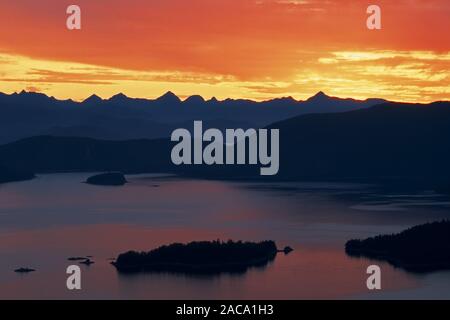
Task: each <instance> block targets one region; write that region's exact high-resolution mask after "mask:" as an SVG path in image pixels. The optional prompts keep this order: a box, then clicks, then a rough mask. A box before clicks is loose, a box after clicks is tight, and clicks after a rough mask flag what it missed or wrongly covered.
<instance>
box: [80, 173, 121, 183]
mask: <svg viewBox="0 0 450 320" xmlns="http://www.w3.org/2000/svg"><path fill="white" fill-rule="evenodd" d="M86 183H88V184H94V185H99V186H123V185H124V184H125V183H127V180H126V179H125V176H124V175H123V174H122V173H120V172H108V173H101V174H97V175H95V176H92V177H89V178H88V179H87V180H86Z"/></svg>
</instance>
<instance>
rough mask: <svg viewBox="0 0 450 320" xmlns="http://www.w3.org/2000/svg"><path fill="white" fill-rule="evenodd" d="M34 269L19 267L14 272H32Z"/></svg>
mask: <svg viewBox="0 0 450 320" xmlns="http://www.w3.org/2000/svg"><path fill="white" fill-rule="evenodd" d="M34 271H36V270H34V269H31V268H19V269H16V270H14V272H16V273H29V272H34Z"/></svg>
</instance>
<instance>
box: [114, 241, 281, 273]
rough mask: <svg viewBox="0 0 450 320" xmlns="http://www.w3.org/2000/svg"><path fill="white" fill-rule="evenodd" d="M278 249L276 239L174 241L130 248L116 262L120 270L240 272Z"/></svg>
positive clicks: (263, 262)
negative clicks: (147, 248)
mask: <svg viewBox="0 0 450 320" xmlns="http://www.w3.org/2000/svg"><path fill="white" fill-rule="evenodd" d="M277 252H278V250H277V247H276V244H275V242H274V241H262V242H259V243H253V242H242V241H237V242H234V241H231V240H230V241H227V242H221V241H219V240H217V241H212V242H209V241H201V242H191V243H188V244H181V243H174V244H171V245H167V246H162V247H159V248H157V249H154V250H152V251H150V252H135V251H129V252H126V253H122V254H120V255H119V256H118V258H117V259H116V261H114V262H112V264H113V265H114V266H115V267H116V268H117V270H118V271H119V272H141V271H163V272H181V273H200V274H215V273H240V272H245V271H246V270H247V269H248V268H250V267H257V266H265V265H267V264H268V263H269V262H270V261H272V260H273V259H274V258H275V256H276V254H277Z"/></svg>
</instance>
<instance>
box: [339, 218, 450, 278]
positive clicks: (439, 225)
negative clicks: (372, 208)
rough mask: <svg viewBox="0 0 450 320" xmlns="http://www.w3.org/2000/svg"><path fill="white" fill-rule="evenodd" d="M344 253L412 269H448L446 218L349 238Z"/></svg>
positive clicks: (449, 250) (449, 231)
mask: <svg viewBox="0 0 450 320" xmlns="http://www.w3.org/2000/svg"><path fill="white" fill-rule="evenodd" d="M345 250H346V252H347V254H349V255H351V256H363V257H368V258H374V259H380V260H386V261H388V262H389V263H391V264H392V265H394V266H396V267H401V268H403V269H405V270H408V271H413V272H430V271H437V270H445V269H450V221H448V220H445V221H441V222H434V223H427V224H423V225H419V226H415V227H413V228H410V229H407V230H405V231H403V232H400V233H399V234H392V235H380V236H376V237H372V238H368V239H365V240H350V241H348V242H347V243H346V245H345Z"/></svg>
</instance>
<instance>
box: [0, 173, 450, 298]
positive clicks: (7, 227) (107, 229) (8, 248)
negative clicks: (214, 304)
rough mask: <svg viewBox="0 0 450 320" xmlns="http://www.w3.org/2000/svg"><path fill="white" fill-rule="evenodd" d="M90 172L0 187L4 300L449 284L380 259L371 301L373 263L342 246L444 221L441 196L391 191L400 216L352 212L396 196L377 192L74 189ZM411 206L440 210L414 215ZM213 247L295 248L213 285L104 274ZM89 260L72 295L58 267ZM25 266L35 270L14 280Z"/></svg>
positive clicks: (393, 289)
mask: <svg viewBox="0 0 450 320" xmlns="http://www.w3.org/2000/svg"><path fill="white" fill-rule="evenodd" d="M89 175H90V174H89V173H87V174H55V175H43V176H40V177H39V178H38V179H36V180H32V181H27V182H19V183H12V184H6V185H2V186H1V187H0V257H1V258H0V298H41V299H46V298H55V299H56V298H64V299H78V298H101V299H106V298H112V299H124V298H127V299H128V298H129V299H133V298H134V299H201V298H208V299H302V298H354V297H356V298H358V297H367V296H368V297H371V298H377V297H380V296H383V295H393V296H395V293H399V292H402V293H403V294H404V295H405V296H406V295H407V296H411V295H412V296H414V297H419V298H420V297H423V298H427V296H426V295H425V293H426V292H429V291H430V290H428V289H427V290H425V289H424V286H426V287H427V288H430V287H433V286H436V287H439V286H441V284H440V282H441V281H443V280H442V278H444V279H447V280H450V274H449V273H448V272H447V273H441V276H440V277H436V278H433V277H431V278H430V277H429V276H418V275H411V274H408V273H406V272H404V271H402V270H399V269H395V268H393V267H392V266H390V265H389V264H387V263H383V262H381V263H380V262H377V264H379V265H380V266H381V267H382V270H383V290H382V292H379V293H369V292H367V289H366V285H365V281H366V268H367V266H368V265H369V264H371V263H373V261H370V260H367V259H354V258H350V257H348V256H346V254H345V252H344V249H343V248H344V243H345V241H347V240H348V239H350V238H366V237H369V236H373V235H376V234H380V233H393V232H398V231H401V230H403V229H405V228H406V227H409V226H412V225H415V224H420V223H424V222H427V221H433V220H439V219H442V218H448V217H449V216H450V213H449V211H448V210H447V209H446V207H445V206H446V204H445V202H447V200H446V199H445V198H441V197H437V198H433V197H417V195H416V194H413V197H407V195H404V194H402V195H400V194H398V195H399V196H401V198H402V199H403V200H405V199H406V200H407V201H409V202H408V205H407V206H405V210H402V211H392V210H391V211H383V210H381V211H380V210H376V208H375V209H374V208H371V207H366V208H364V210H361V208H357V207H356V208H355V206H358V205H361V204H363V205H367V202H371V201H388V200H387V199H390V200H389V201H391V202H390V203H394V202H395V201H397V200H395V199H397V198H394V200H393V198H392V197H391V196H392V194H383V193H379V194H377V191H376V190H375V189H374V188H373V186H371V185H354V184H336V183H333V184H326V183H322V184H293V183H287V184H274V185H271V186H267V185H261V184H254V183H232V182H219V181H194V180H185V179H178V178H176V177H162V176H147V177H143V176H130V177H127V178H128V180H130V182H131V183H130V184H128V185H126V186H124V187H123V188H109V187H98V186H90V185H86V184H83V183H81V182H82V181H84V180H86V178H87V177H88V176H89ZM155 185H158V186H159V187H154V186H155ZM377 195H378V198H376V196H377ZM398 198H400V197H398ZM413 199H417V201H420V202H422V203H423V202H426V203H434V204H435V205H427V206H423V205H413V206H410V205H409V204H410V201H413ZM424 199H426V200H425V201H424ZM372 205H373V203H372ZM402 208H403V207H402ZM216 239H222V240H228V239H234V240H248V241H261V240H266V239H272V240H275V241H276V242H277V245H278V246H279V247H283V246H285V245H289V246H292V247H293V248H294V249H295V251H294V252H292V253H291V254H289V255H288V256H284V255H280V256H278V257H277V259H275V261H273V262H272V263H271V264H270V265H268V266H267V267H266V268H264V269H258V268H256V269H255V268H252V269H250V270H249V271H248V272H247V273H245V274H243V275H237V276H236V275H229V274H225V275H220V276H217V277H212V278H211V277H200V278H199V277H191V276H186V275H175V274H167V273H157V274H153V273H152V274H140V275H135V276H132V277H129V276H121V275H119V274H118V273H117V272H116V270H115V269H114V267H113V266H111V265H110V259H111V258H114V257H116V256H117V255H118V254H119V253H120V252H124V251H127V250H138V251H148V250H150V249H152V248H155V247H158V246H160V245H163V244H168V243H172V242H190V241H196V240H216ZM86 255H92V256H93V257H94V258H93V259H94V260H95V262H96V263H95V264H94V265H92V266H90V267H87V266H82V277H83V278H82V279H83V280H82V288H83V289H82V290H81V291H80V292H70V291H68V290H67V289H66V288H65V281H66V273H65V269H66V267H67V265H68V264H70V263H73V262H69V261H67V258H68V257H70V256H86ZM21 266H27V267H33V268H34V269H36V270H37V271H36V272H34V273H32V274H26V275H18V274H15V273H14V272H13V270H14V269H15V268H17V267H21ZM433 279H436V280H433ZM439 288H440V289H439V290H440V292H441V296H444V297H445V296H446V297H448V298H449V297H450V290H444V289H442V288H441V287H439Z"/></svg>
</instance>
